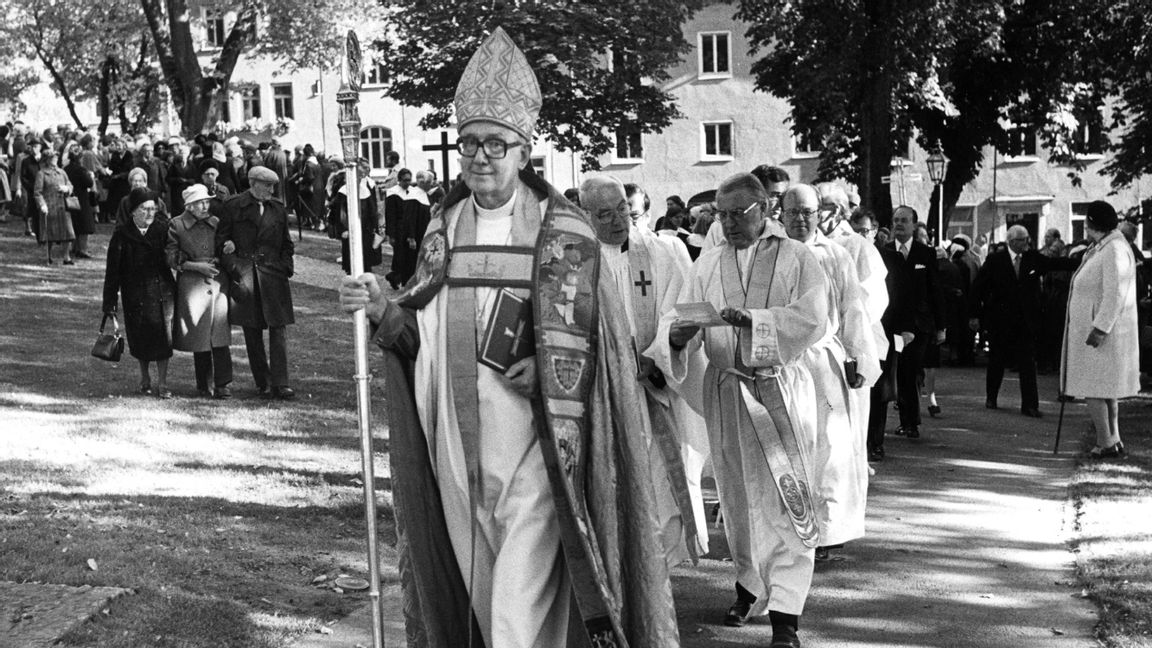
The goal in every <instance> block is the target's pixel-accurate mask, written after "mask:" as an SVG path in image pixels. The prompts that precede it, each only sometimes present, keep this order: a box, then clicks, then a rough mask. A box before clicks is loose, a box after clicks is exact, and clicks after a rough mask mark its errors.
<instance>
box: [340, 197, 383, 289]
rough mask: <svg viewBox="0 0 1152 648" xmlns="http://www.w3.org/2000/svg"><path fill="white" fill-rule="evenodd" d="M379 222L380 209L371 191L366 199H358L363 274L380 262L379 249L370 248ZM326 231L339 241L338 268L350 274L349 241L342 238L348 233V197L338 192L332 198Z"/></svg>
mask: <svg viewBox="0 0 1152 648" xmlns="http://www.w3.org/2000/svg"><path fill="white" fill-rule="evenodd" d="M379 220H380V209H379V207H378V206H377V204H376V192H375V191H373V192H371V193H369V195H368V197H367V198H361V199H360V241H361V244H362V245H361V247H362V249H363V251H364V271H365V272H371V271H372V268H373V267H374V266H378V265H380V261H381V260H382V255H381V254H380V248H378V247H377V248H374V247H372V241H373V239H375V238H376V227H377V222H378V221H379ZM328 230H329V234H330V236H331V237H332V238H334V239H338V240H339V241H340V266H341V267H342V268H344V272H346V273H350V272H352V266H351V261H350V260H349V258H348V250H349V239H348V238H347V237H345V236H344V234H345V233H347V232H348V195H347V194H345V193H343V192H341V191H339V190H337V191H336V195H335V196H333V197H332V202H331V207H330V208H329V212H328Z"/></svg>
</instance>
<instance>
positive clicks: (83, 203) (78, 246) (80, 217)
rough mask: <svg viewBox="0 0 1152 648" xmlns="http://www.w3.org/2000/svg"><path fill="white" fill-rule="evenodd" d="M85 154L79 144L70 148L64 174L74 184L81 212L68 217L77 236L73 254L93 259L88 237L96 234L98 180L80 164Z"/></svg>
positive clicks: (73, 192)
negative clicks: (96, 189)
mask: <svg viewBox="0 0 1152 648" xmlns="http://www.w3.org/2000/svg"><path fill="white" fill-rule="evenodd" d="M83 152H84V149H83V148H81V146H80V145H79V144H73V145H72V146H70V147H68V165H67V166H65V167H64V173H66V174H67V175H68V182H69V183H71V184H72V195H73V196H76V198H77V199H78V202H79V203H80V209H79V210H71V209H70V210H68V215H69V216H71V217H72V231H73V232H74V233H75V234H76V241H75V242H74V243H73V244H72V254H73V256H75V257H76V258H77V259H91V258H92V255H90V254H88V235H89V234H95V233H96V215H95V214H94V213H93V211H92V207H93V206H94V204H95V193H93V192H94V187H95V185H96V178H95V177H94V176H93V175H92V172H91V171H89V170H88V169H85V168H84V165H83V164H81V163H80V156H81V154H83Z"/></svg>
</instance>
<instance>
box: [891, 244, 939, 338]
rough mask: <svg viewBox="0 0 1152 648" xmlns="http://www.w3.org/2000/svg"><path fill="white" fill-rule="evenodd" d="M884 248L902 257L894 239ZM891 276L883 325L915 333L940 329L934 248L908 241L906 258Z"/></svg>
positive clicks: (894, 330) (925, 332) (937, 277)
mask: <svg viewBox="0 0 1152 648" xmlns="http://www.w3.org/2000/svg"><path fill="white" fill-rule="evenodd" d="M885 247H886V248H887V249H889V250H891V251H893V252H895V253H896V254H897V255H898V256H901V257H903V255H901V254H900V252H899V251H898V249H897V247H896V241H895V240H893V241H891V242H890V243H888V244H887V245H885ZM888 276H889V277H890V278H891V279H892V283H891V284H889V285H890V286H891V289H890V290H889V295H888V310H886V311H884V319H885V323H884V328H885V329H886V330H891V331H893V332H895V333H901V332H903V331H909V332H912V333H916V334H917V335H922V334H927V333H931V332H933V331H939V330H942V329H943V328H944V327H945V326H946V325H947V322H945V321H944V305H943V300H942V299H941V295H940V280H939V276H938V272H937V263H936V251H935V250H933V249H932V248H930V247H928V246H927V245H924V244H923V243H918V242H916V241H911V247H910V248H909V251H908V258H907V259H903V258H902V259H901V261H900V263H899V264H898V265H897V266H896V271H895V273H893V272H889V274H888Z"/></svg>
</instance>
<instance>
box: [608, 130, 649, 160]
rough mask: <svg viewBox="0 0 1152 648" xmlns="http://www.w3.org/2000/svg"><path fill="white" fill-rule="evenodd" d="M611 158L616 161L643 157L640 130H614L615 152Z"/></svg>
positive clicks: (641, 158)
mask: <svg viewBox="0 0 1152 648" xmlns="http://www.w3.org/2000/svg"><path fill="white" fill-rule="evenodd" d="M613 159H614V161H616V162H631V161H636V160H643V159H644V143H643V141H642V140H641V138H640V131H638V130H633V129H621V130H618V131H616V152H615V154H614V155H613Z"/></svg>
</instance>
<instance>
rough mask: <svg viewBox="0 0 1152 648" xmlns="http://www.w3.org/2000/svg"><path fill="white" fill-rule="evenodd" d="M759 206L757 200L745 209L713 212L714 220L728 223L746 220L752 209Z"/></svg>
mask: <svg viewBox="0 0 1152 648" xmlns="http://www.w3.org/2000/svg"><path fill="white" fill-rule="evenodd" d="M759 204H760V201H759V200H757V201H756V202H754V203H752V204H751V205H748V206H747V207H745V208H744V209H728V210H719V209H718V210H716V212H715V214H716V218H718V219H720V220H721V221H729V222H732V221H743V220H748V219H749V218H750V216H749V214H750V213H751V211H752V210H753V209H755V208H756V207H757V206H758V205H759Z"/></svg>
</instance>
